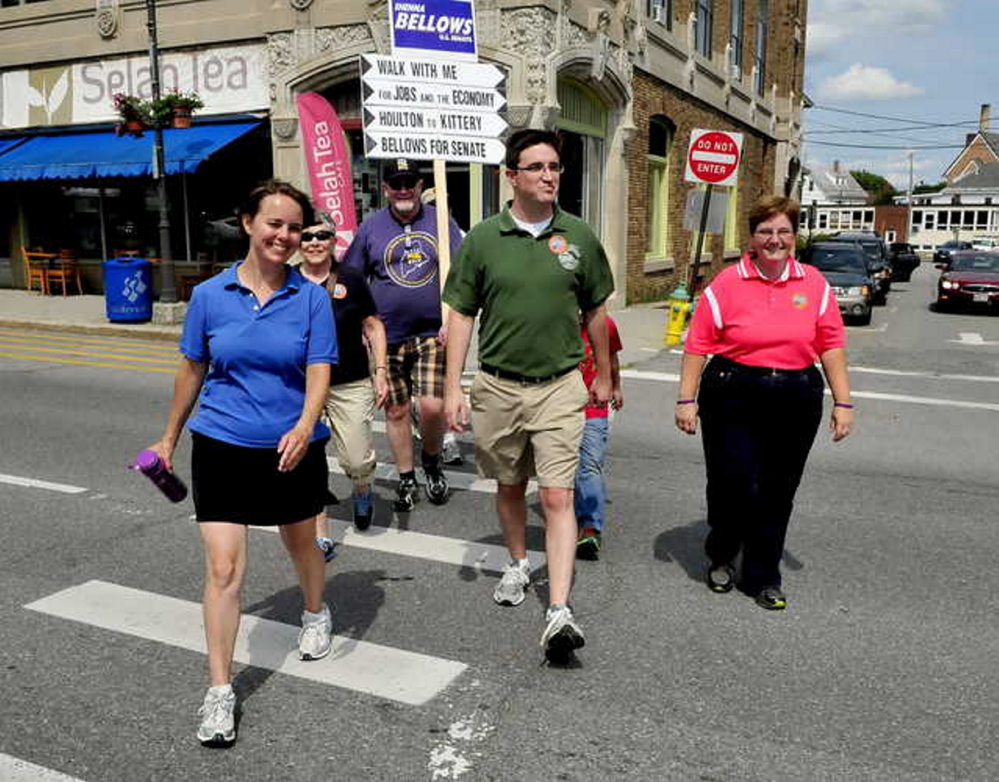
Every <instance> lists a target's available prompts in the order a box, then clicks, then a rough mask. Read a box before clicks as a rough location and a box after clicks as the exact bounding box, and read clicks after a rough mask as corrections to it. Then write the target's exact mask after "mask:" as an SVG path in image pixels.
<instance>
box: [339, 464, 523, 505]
mask: <svg viewBox="0 0 999 782" xmlns="http://www.w3.org/2000/svg"><path fill="white" fill-rule="evenodd" d="M326 463H327V464H328V465H329V468H330V472H332V473H336V474H337V475H346V473H345V472H344V471H343V468H342V467H341V466H340V464H339V462H337V460H336V458H335V457H333V456H328V457H326ZM444 475H445V476H447V481H448V483H449V484H450V485H451V488H452V489H462V490H464V491H480V492H483V493H485V494H495V493H496V481H495V480H493V479H492V478H480V477H478V476H477V475H474V474H472V473H468V472H458V471H456V470H445V471H444ZM375 479H376V480H381V481H398V480H399V473H398V471H397V470H396V468H395V467H394V466H392V465H391V464H384V463H382V464H379V465H378V466H377V467H375ZM537 490H538V483H537V481H528V482H527V493H528V494H529V495H530V494H533V493H534V492H536V491H537Z"/></svg>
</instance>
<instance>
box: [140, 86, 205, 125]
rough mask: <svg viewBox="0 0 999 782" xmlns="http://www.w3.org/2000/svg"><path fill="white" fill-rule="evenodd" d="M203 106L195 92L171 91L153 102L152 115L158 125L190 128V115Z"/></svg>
mask: <svg viewBox="0 0 999 782" xmlns="http://www.w3.org/2000/svg"><path fill="white" fill-rule="evenodd" d="M204 105H205V104H204V102H203V101H202V100H201V97H200V96H199V95H198V93H196V92H177V91H172V92H168V93H167V94H166V95H164V96H163V97H162V98H160V99H159V100H158V101H154V102H153V106H152V114H153V117H154V119H155V120H156V122H158V123H159V124H160V125H172V126H173V127H175V128H189V127H191V115H192V114H194V112H195V111H196V110H197V109H200V108H202V107H203V106H204Z"/></svg>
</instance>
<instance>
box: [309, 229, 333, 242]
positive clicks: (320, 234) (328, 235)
mask: <svg viewBox="0 0 999 782" xmlns="http://www.w3.org/2000/svg"><path fill="white" fill-rule="evenodd" d="M333 236H334V234H333V232H332V231H302V242H303V243H305V242H311V241H312V240H313V239H314V240H315V241H317V242H328V241H329V240H330V239H332V238H333Z"/></svg>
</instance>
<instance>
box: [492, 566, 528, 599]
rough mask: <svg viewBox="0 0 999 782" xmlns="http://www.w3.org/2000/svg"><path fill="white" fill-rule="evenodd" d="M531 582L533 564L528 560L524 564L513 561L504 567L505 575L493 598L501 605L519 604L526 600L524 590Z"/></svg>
mask: <svg viewBox="0 0 999 782" xmlns="http://www.w3.org/2000/svg"><path fill="white" fill-rule="evenodd" d="M530 583H531V566H530V565H529V564H528V563H527V562H524V563H523V564H522V565H521V564H519V563H517V562H511V563H510V564H509V565H506V566H505V567H504V568H503V577H502V578H501V579H500V582H499V584H497V585H496V590H495V591H494V592H493V600H495V601H496V602H497V603H498V604H499V605H501V606H519V605H520V604H521V603H523V602H524V597H525V595H524V590H526V589H527V587H528V585H529V584H530Z"/></svg>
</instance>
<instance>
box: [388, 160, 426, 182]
mask: <svg viewBox="0 0 999 782" xmlns="http://www.w3.org/2000/svg"><path fill="white" fill-rule="evenodd" d="M401 174H412V175H413V176H415V177H416V178H417V179H422V178H423V175H422V174H420V165H419V163H417V162H416V161H415V160H407V159H406V158H398V159H392V160H389V161H388V162H387V163H386V164H385V170H384V171H383V172H382V180H383V181H385V182H388V181H389V180H391V179H395V178H396V177H397V176H400V175H401Z"/></svg>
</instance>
